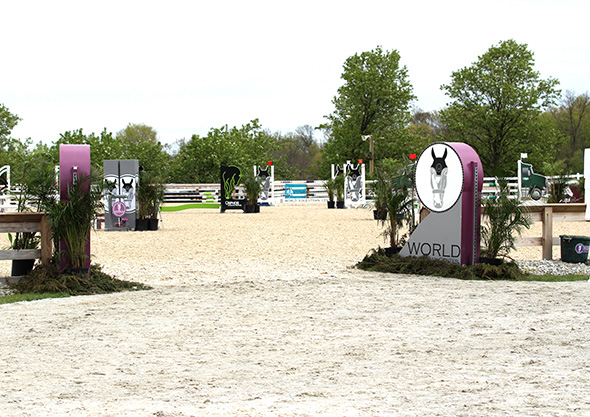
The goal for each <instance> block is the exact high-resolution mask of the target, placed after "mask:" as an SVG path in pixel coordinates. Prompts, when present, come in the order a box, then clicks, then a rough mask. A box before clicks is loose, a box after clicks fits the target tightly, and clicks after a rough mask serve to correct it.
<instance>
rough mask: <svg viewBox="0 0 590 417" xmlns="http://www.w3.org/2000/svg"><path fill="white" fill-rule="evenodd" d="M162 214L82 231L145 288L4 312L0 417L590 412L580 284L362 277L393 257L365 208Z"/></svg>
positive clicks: (587, 338) (111, 265)
mask: <svg viewBox="0 0 590 417" xmlns="http://www.w3.org/2000/svg"><path fill="white" fill-rule="evenodd" d="M163 216H164V217H163V228H162V229H161V230H159V231H157V232H105V231H102V230H101V231H97V232H93V234H92V253H93V258H94V261H95V262H97V263H100V264H102V265H103V266H104V269H105V270H106V271H107V272H110V273H113V274H115V275H116V276H117V277H119V278H123V279H129V280H135V281H141V282H144V283H146V284H150V285H152V286H153V287H154V288H155V289H154V290H151V291H141V292H132V293H119V294H111V295H100V296H83V297H70V298H64V299H48V300H41V301H35V302H28V303H17V304H10V305H3V306H0V332H1V333H0V334H1V335H2V337H1V339H0V386H1V387H2V389H1V390H0V410H2V412H1V413H2V415H3V416H159V417H173V416H174V417H185V416H484V415H485V416H490V415H494V416H505V415H526V416H572V415H590V377H589V375H590V373H589V371H590V369H589V366H590V327H589V324H588V323H589V322H590V314H589V313H588V311H589V308H588V303H589V300H590V283H588V282H586V281H581V282H572V283H535V282H533V283H529V282H526V283H525V282H483V281H476V282H469V281H460V280H455V279H442V278H437V277H422V276H402V275H395V274H380V273H368V272H364V271H359V270H356V269H354V268H352V266H353V265H354V264H355V263H356V262H358V261H359V260H361V259H362V258H363V256H364V255H365V254H367V252H368V251H370V250H371V249H372V248H374V247H377V246H378V245H381V246H385V244H384V241H383V239H382V238H381V237H380V236H379V235H380V233H381V227H380V226H379V224H378V223H377V222H375V221H374V220H372V212H371V211H369V210H363V209H350V210H327V209H325V207H324V205H319V204H313V205H305V206H302V205H281V206H279V207H263V208H262V213H261V214H243V213H238V212H226V213H224V214H220V213H219V212H218V211H216V210H189V211H184V212H176V213H164V214H163ZM537 226H538V227H537ZM554 228H555V231H556V232H555V234H556V235H557V234H560V233H561V234H576V235H590V223H564V224H559V223H557V224H554ZM537 229H538V230H537ZM527 235H531V236H533V235H540V225H539V224H537V225H535V227H534V228H533V229H532V230H531V231H529V232H527ZM556 250H557V252H556V255H555V257H556V258H559V248H558V247H557V248H556ZM540 253H541V252H540V248H539V249H537V248H534V249H530V248H527V249H521V250H519V251H518V252H516V253H514V254H513V255H514V257H515V258H519V259H540ZM2 268H3V269H2V270H0V272H2V271H5V270H8V269H9V266H7V265H5V264H3V265H2Z"/></svg>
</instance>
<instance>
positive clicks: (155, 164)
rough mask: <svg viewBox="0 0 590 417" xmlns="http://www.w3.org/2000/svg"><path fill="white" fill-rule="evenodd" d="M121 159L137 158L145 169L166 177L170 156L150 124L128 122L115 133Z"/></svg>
mask: <svg viewBox="0 0 590 417" xmlns="http://www.w3.org/2000/svg"><path fill="white" fill-rule="evenodd" d="M116 139H117V141H119V143H120V145H121V147H122V150H121V159H137V160H138V161H139V164H140V165H141V166H143V168H144V169H145V170H146V171H150V172H154V173H157V174H158V175H159V176H161V177H162V178H166V175H167V170H168V163H169V161H170V156H169V155H168V154H167V153H166V151H165V149H164V146H163V145H162V143H161V142H160V141H159V140H158V132H156V130H155V129H154V128H152V127H151V126H147V125H144V124H134V123H129V124H128V125H127V126H126V127H125V128H124V129H122V130H120V131H118V132H117V134H116Z"/></svg>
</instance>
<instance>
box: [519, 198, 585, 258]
mask: <svg viewBox="0 0 590 417" xmlns="http://www.w3.org/2000/svg"><path fill="white" fill-rule="evenodd" d="M527 210H528V212H529V216H530V218H531V220H532V221H533V222H539V221H540V222H542V223H543V225H542V227H541V236H540V237H520V238H517V239H516V241H515V242H514V244H515V246H542V249H543V250H542V252H543V259H553V246H557V245H560V244H561V240H560V239H559V237H558V236H555V237H554V236H553V222H583V221H585V220H586V218H585V214H586V204H583V203H569V204H543V205H539V206H527Z"/></svg>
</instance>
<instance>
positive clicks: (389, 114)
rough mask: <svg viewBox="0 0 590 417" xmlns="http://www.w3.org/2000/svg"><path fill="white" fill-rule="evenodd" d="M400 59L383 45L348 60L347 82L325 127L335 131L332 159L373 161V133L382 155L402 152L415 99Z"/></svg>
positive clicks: (328, 147)
mask: <svg viewBox="0 0 590 417" xmlns="http://www.w3.org/2000/svg"><path fill="white" fill-rule="evenodd" d="M399 61H400V55H399V53H398V52H397V51H396V50H392V51H383V50H382V49H381V47H380V46H378V47H377V48H376V49H374V50H372V51H369V52H363V53H361V54H360V55H359V54H355V55H353V56H351V57H349V58H348V59H347V60H346V61H345V62H344V72H343V73H342V76H341V78H342V79H343V80H344V84H343V85H342V86H341V87H340V88H339V89H338V95H337V96H335V97H334V99H333V100H332V102H333V104H334V107H335V110H334V112H333V113H332V114H331V115H329V116H326V118H327V119H328V123H326V124H324V125H322V126H321V128H322V129H324V131H325V132H329V134H330V136H329V138H328V141H327V143H326V144H325V147H324V155H325V162H326V163H328V164H329V163H342V162H344V161H345V160H347V159H350V160H356V159H368V157H370V156H371V155H369V144H368V143H367V142H363V140H362V139H361V136H363V135H373V138H374V140H375V154H376V155H378V156H379V158H385V157H392V156H399V155H397V153H398V150H399V147H398V145H399V143H400V141H402V140H403V138H404V137H406V135H407V132H406V126H407V124H408V122H409V121H410V119H411V117H410V103H411V102H412V100H414V99H415V96H414V95H413V93H412V85H411V84H410V81H409V79H408V71H407V69H406V67H405V66H400V62H399Z"/></svg>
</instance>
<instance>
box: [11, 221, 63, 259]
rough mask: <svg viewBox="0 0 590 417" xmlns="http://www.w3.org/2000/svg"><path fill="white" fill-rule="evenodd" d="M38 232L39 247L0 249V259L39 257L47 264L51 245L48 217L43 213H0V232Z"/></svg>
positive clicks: (51, 248) (51, 249)
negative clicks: (39, 237)
mask: <svg viewBox="0 0 590 417" xmlns="http://www.w3.org/2000/svg"><path fill="white" fill-rule="evenodd" d="M12 232H40V233H41V249H19V250H0V260H12V259H41V262H42V263H44V264H48V263H49V261H50V259H51V256H52V252H53V245H52V242H51V228H50V227H49V217H48V216H47V215H46V214H45V213H1V214H0V233H12Z"/></svg>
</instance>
